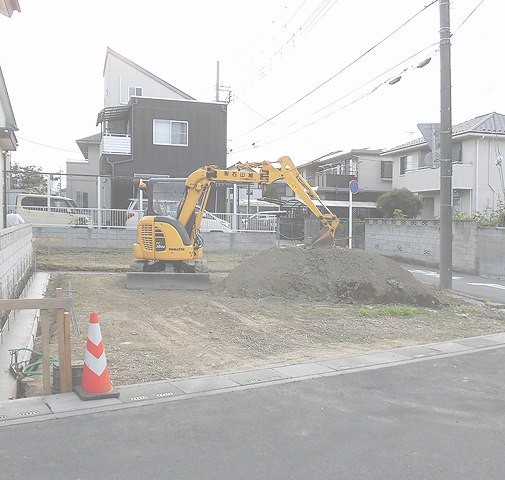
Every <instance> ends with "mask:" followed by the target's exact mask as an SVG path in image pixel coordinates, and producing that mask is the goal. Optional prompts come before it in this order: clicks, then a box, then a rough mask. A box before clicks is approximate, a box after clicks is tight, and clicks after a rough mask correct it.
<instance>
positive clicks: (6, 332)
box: [0, 272, 50, 402]
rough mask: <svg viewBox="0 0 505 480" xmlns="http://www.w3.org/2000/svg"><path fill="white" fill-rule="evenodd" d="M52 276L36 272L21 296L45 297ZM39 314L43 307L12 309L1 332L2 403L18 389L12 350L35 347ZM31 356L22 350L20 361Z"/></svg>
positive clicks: (0, 370) (0, 371)
mask: <svg viewBox="0 0 505 480" xmlns="http://www.w3.org/2000/svg"><path fill="white" fill-rule="evenodd" d="M49 278H50V274H49V273H43V272H36V273H34V274H33V275H32V278H31V279H30V280H29V282H28V284H27V286H26V287H25V289H24V290H23V293H22V298H42V297H43V296H44V294H45V292H46V289H47V285H48V282H49ZM39 316H40V310H18V311H11V313H10V315H9V319H8V320H7V323H6V324H5V325H4V328H3V330H2V333H0V402H4V401H6V400H10V399H12V398H13V396H14V394H15V389H16V379H15V377H14V375H13V374H12V373H11V372H10V362H11V356H10V353H9V350H13V349H18V348H29V349H33V344H34V340H35V338H36V335H37V328H38V319H39ZM30 356H31V354H30V352H27V351H23V352H19V355H18V362H21V361H28V360H29V359H30Z"/></svg>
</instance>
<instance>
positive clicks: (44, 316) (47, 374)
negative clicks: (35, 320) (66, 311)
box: [40, 310, 51, 395]
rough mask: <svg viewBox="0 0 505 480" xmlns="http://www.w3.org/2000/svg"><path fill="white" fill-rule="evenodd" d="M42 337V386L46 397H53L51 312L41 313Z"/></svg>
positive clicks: (43, 311) (44, 311)
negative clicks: (50, 347) (50, 358)
mask: <svg viewBox="0 0 505 480" xmlns="http://www.w3.org/2000/svg"><path fill="white" fill-rule="evenodd" d="M40 336H41V339H42V386H43V392H44V395H51V365H50V361H49V312H48V311H47V310H41V311H40Z"/></svg>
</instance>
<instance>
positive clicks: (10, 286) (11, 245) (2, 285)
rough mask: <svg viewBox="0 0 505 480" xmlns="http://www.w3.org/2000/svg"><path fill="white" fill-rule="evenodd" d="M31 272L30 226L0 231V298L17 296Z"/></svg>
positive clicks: (18, 226) (19, 226)
mask: <svg viewBox="0 0 505 480" xmlns="http://www.w3.org/2000/svg"><path fill="white" fill-rule="evenodd" d="M32 270H33V245H32V226H31V225H30V224H23V225H16V226H14V227H8V228H4V229H2V230H0V298H2V299H7V298H13V297H15V296H16V295H17V294H19V292H20V291H21V290H22V289H23V287H24V284H25V282H26V281H27V280H28V278H29V276H30V275H31V272H32Z"/></svg>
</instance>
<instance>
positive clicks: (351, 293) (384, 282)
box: [216, 247, 438, 306]
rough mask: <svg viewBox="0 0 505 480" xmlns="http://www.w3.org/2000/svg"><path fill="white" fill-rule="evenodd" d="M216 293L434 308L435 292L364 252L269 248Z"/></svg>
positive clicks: (393, 264) (386, 261) (395, 266)
mask: <svg viewBox="0 0 505 480" xmlns="http://www.w3.org/2000/svg"><path fill="white" fill-rule="evenodd" d="M216 289H217V290H218V291H225V292H226V293H228V294H229V295H231V296H247V297H257V298H262V297H267V296H272V295H273V296H280V297H285V298H291V299H294V298H304V299H309V300H313V301H331V302H341V301H352V302H363V303H371V304H376V303H403V304H409V305H422V306H434V305H436V304H438V299H437V297H436V295H435V294H434V292H432V291H431V290H429V289H428V288H427V287H426V286H424V285H423V284H422V283H420V282H419V281H418V280H416V279H415V278H414V277H413V276H412V274H410V273H409V272H407V271H406V270H405V269H404V268H402V267H401V266H400V265H398V264H397V263H396V262H394V261H393V260H390V259H388V258H386V257H383V256H380V255H374V254H371V253H368V252H365V251H363V250H350V249H347V248H338V247H337V248H331V249H328V250H311V249H302V248H297V247H273V248H271V249H269V250H265V251H263V252H261V253H259V254H258V255H256V256H254V257H252V258H250V259H249V260H247V261H245V262H244V263H242V264H240V265H238V266H237V267H235V268H234V269H233V270H232V271H231V272H230V274H229V275H228V277H227V278H225V279H224V280H223V281H221V282H220V283H219V284H218V285H217V286H216Z"/></svg>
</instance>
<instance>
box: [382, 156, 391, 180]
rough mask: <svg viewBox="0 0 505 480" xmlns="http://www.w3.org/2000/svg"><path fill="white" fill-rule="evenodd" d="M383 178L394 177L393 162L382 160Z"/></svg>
mask: <svg viewBox="0 0 505 480" xmlns="http://www.w3.org/2000/svg"><path fill="white" fill-rule="evenodd" d="M381 178H393V162H391V161H390V160H381Z"/></svg>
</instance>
